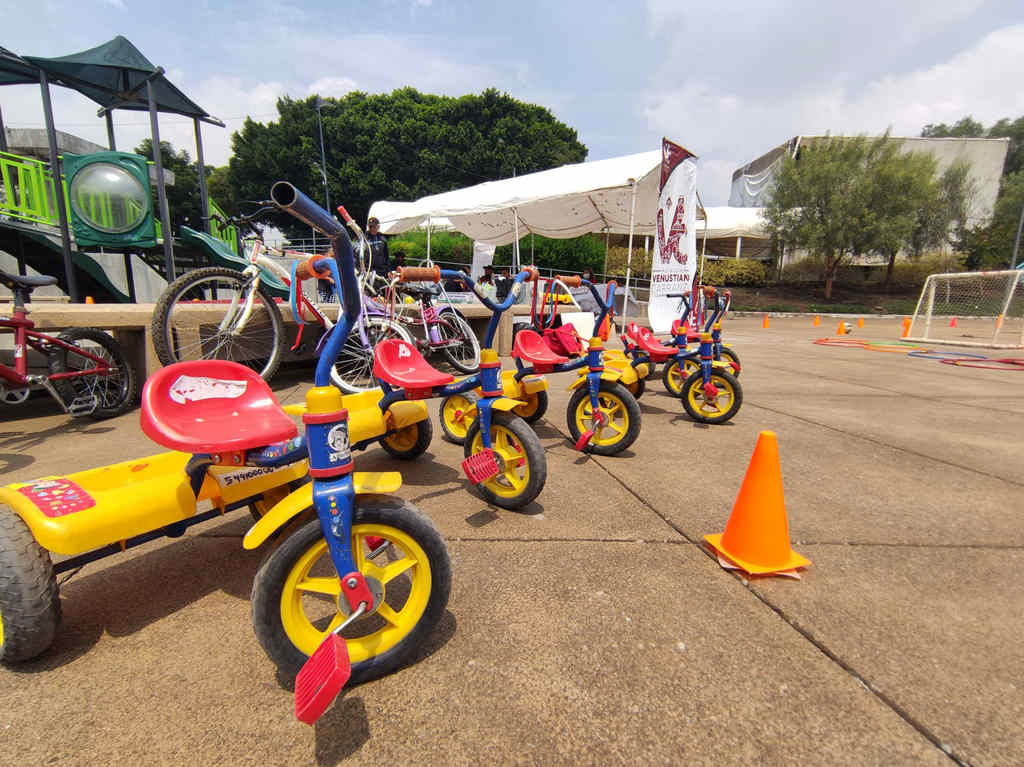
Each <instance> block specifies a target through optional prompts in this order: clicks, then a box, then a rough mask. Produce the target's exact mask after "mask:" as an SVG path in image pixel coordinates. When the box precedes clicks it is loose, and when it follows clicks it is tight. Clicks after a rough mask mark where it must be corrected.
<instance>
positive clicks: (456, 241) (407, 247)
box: [388, 231, 473, 266]
mask: <svg viewBox="0 0 1024 767" xmlns="http://www.w3.org/2000/svg"><path fill="white" fill-rule="evenodd" d="M388 250H390V251H391V255H392V256H394V255H396V254H397V253H404V254H405V261H406V263H408V264H416V263H418V262H420V261H422V260H423V259H425V258H426V257H427V233H426V232H419V231H416V232H405V233H404V234H399V235H396V236H394V237H392V238H391V239H390V240H388ZM430 257H431V258H432V259H433V260H434V261H445V262H450V263H456V264H462V265H464V266H468V265H469V264H471V263H472V262H473V241H472V240H471V239H469V238H468V237H466V235H464V234H459V233H458V232H431V233H430Z"/></svg>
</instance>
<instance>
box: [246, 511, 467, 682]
mask: <svg viewBox="0 0 1024 767" xmlns="http://www.w3.org/2000/svg"><path fill="white" fill-rule="evenodd" d="M352 524H353V525H354V526H355V525H360V524H379V525H386V526H388V527H393V528H395V529H396V530H401V531H402V532H404V533H406V534H407V535H409V536H410V537H412V538H413V539H414V540H415V541H416V542H417V543H418V544H419V546H420V547H421V548H422V549H423V552H424V553H425V554H426V556H427V561H428V563H429V565H430V577H431V586H430V596H429V598H428V600H427V606H426V609H425V610H424V612H423V615H422V616H420V619H419V621H418V622H417V623H416V625H415V626H414V627H413V628H412V630H411V631H410V632H409V633H408V634H406V635H405V636H404V637H403V638H402V639H401V640H400V641H399V642H398V644H396V645H395V646H394V647H392V648H391V649H390V650H387V651H386V652H384V653H383V654H381V655H376V656H372V657H370V658H367V659H366V660H363V661H360V662H358V663H353V664H352V675H351V677H349V681H348V684H359V683H361V682H367V681H369V680H371V679H376V678H377V677H380V676H384V675H385V674H390V673H391V672H392V671H395V670H396V669H397V668H398V667H399V666H402V665H403V664H405V663H406V662H407V661H408V660H409V659H410V657H411V656H413V655H414V654H415V653H416V652H417V650H419V648H420V646H421V645H422V644H423V643H424V642H425V641H426V639H427V638H428V637H429V636H430V634H431V633H432V632H433V631H434V628H435V627H436V626H437V624H438V622H439V621H440V620H441V617H442V616H443V615H444V610H445V607H446V606H447V605H448V595H449V594H450V592H451V581H452V569H451V562H450V560H449V558H448V550H447V548H446V547H445V544H444V539H443V538H442V537H441V534H440V533H439V532H438V531H437V528H436V527H435V526H434V523H433V522H431V521H430V519H429V518H428V517H427V516H426V515H424V514H423V512H421V511H420V510H419V509H417V508H416V507H415V506H413V505H412V504H410V503H407V502H405V501H402V500H401V499H398V498H390V497H387V496H375V495H361V496H357V498H356V506H355V509H354V513H353V517H352ZM322 539H323V533H322V532H321V530H320V521H319V520H318V519H314V520H312V521H310V522H308V523H306V524H305V525H303V526H302V527H301V528H299V529H298V530H297V531H296V532H295V533H294V534H292V535H291V536H289V537H288V538H286V539H285V540H284V541H283V542H282V543H281V544H280V545H279V546H278V547H277V548H276V549H274V550H273V551H272V552H271V553H270V554H269V555H268V556H267V558H266V559H265V560H264V562H263V564H262V565H261V566H260V569H259V571H258V572H257V573H256V578H255V580H254V581H253V586H252V623H253V629H254V630H255V632H256V638H257V640H259V643H260V645H261V646H262V647H263V650H264V652H266V654H267V657H269V658H270V660H271V661H273V662H274V664H275V665H277V667H278V668H279V669H280V670H281V672H282V673H284V674H296V673H298V671H299V669H300V668H301V667H302V665H303V664H304V663H305V662H306V660H307V659H308V657H309V656H308V655H306V654H305V653H304V652H302V651H301V650H300V649H299V648H297V647H296V646H295V645H294V644H292V641H291V640H290V639H289V638H288V635H287V633H286V632H285V629H284V624H283V623H282V620H281V597H282V592H283V590H284V584H285V580H286V578H287V577H288V574H289V573H290V572H291V570H292V568H293V567H294V566H295V563H296V561H297V560H298V559H299V558H300V557H301V556H302V555H303V554H305V553H306V552H307V551H308V550H309V548H310V547H311V546H313V545H314V544H316V543H318V542H319V541H321V540H322ZM386 600H387V597H386V596H385V601H386Z"/></svg>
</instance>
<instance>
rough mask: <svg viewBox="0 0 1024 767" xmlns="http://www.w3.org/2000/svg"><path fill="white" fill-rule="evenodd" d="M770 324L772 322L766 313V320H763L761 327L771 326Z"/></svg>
mask: <svg viewBox="0 0 1024 767" xmlns="http://www.w3.org/2000/svg"><path fill="white" fill-rule="evenodd" d="M770 325H771V323H770V322H769V321H768V315H767V314H766V315H765V316H764V320H763V321H762V322H761V327H762V328H767V327H769V326H770Z"/></svg>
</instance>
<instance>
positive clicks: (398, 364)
mask: <svg viewBox="0 0 1024 767" xmlns="http://www.w3.org/2000/svg"><path fill="white" fill-rule="evenodd" d="M373 377H374V378H378V379H380V380H381V381H385V382H387V383H388V384H390V385H391V386H397V387H399V388H402V389H411V390H414V391H424V390H429V389H433V388H435V387H437V386H444V385H445V384H450V383H451V382H452V381H454V380H455V376H453V375H449V374H448V373H442V372H441V371H440V370H435V369H434V368H432V367H431V366H430V365H429V363H428V362H427V361H426V360H425V359H423V355H422V354H420V353H419V352H418V351H417V350H416V347H415V346H413V345H412V344H410V343H407V342H405V341H402V340H401V339H398V338H389V339H387V340H386V341H381V342H380V343H379V344H377V347H376V348H375V349H374V350H373Z"/></svg>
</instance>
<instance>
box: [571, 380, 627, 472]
mask: <svg viewBox="0 0 1024 767" xmlns="http://www.w3.org/2000/svg"><path fill="white" fill-rule="evenodd" d="M597 402H598V406H599V407H600V410H601V413H602V415H603V421H604V423H603V424H601V425H599V426H597V427H596V428H595V426H594V416H593V409H592V407H591V405H590V392H589V391H588V390H587V387H586V386H585V385H584V386H581V387H579V388H578V389H576V390H575V391H574V392H573V393H572V397H570V398H569V407H568V408H567V410H566V420H567V421H568V425H569V433H570V434H571V435H572V440H573V442H576V441H578V440H579V438H580V436H581V435H582V434H583V433H584V432H585V431H587V430H588V429H590V430H593V431H594V436H593V437H592V438H591V439H590V441H589V442H588V443H587V446H586V448H584V450H585V452H588V453H596V454H597V455H615V454H616V453H619V452H621V451H623V450H625V449H626V448H627V447H629V446H630V445H632V444H633V442H634V441H635V440H636V438H637V437H638V436H639V435H640V405H638V404H637V401H636V398H634V397H633V395H632V394H630V393H629V390H628V389H627V388H626V387H625V386H623V385H622V384H621V383H619V382H617V381H605V380H602V381H601V386H600V389H599V390H598V394H597Z"/></svg>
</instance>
